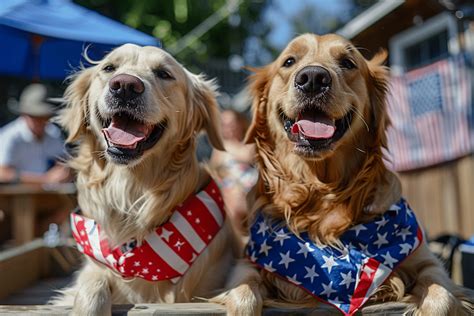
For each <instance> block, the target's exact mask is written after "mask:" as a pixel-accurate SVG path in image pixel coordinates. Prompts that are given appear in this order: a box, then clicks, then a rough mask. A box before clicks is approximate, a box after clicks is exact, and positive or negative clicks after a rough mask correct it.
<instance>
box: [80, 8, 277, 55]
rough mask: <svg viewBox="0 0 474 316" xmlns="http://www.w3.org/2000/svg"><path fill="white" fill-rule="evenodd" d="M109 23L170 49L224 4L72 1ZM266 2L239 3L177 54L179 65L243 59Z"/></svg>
mask: <svg viewBox="0 0 474 316" xmlns="http://www.w3.org/2000/svg"><path fill="white" fill-rule="evenodd" d="M75 2H76V3H78V4H80V5H83V6H85V7H87V8H90V9H93V10H95V11H98V12H100V13H101V14H103V15H106V16H108V17H110V18H112V19H115V20H118V21H120V22H122V23H125V24H127V25H129V26H131V27H133V28H136V29H138V30H140V31H143V32H145V33H148V34H152V35H153V36H155V37H157V38H159V39H160V40H161V41H162V42H163V46H164V47H170V46H171V45H173V44H174V43H176V41H178V40H179V39H181V38H183V36H185V35H186V34H188V33H189V32H190V31H191V30H193V29H194V28H195V27H196V26H198V25H199V24H200V23H201V22H203V21H204V20H205V19H206V18H208V17H209V16H211V15H212V14H214V13H215V12H216V11H218V10H219V9H220V8H221V7H222V6H224V5H225V4H226V0H212V1H206V0H167V1H156V0H139V1H137V0H121V1H114V0H75ZM268 3H269V2H268V1H266V2H265V1H263V0H259V1H255V0H254V1H251V0H241V3H240V5H239V7H238V10H237V12H235V13H233V14H231V15H230V16H228V17H226V18H224V19H222V20H221V21H220V22H219V23H218V24H217V25H216V27H213V28H211V29H210V30H209V32H207V33H205V34H204V35H203V36H202V37H200V38H198V39H197V40H196V41H194V42H192V43H191V44H190V46H189V47H187V48H185V49H184V50H183V51H181V52H180V53H179V54H178V58H179V59H180V60H181V61H184V62H185V63H186V61H188V62H191V61H194V62H195V61H197V62H205V61H208V60H209V58H210V57H212V58H224V59H227V58H228V57H229V56H231V55H233V54H238V55H242V53H243V49H244V45H242V43H245V39H246V38H247V37H248V36H249V34H250V33H251V32H253V28H254V25H255V24H256V23H257V22H258V20H259V17H260V13H261V12H262V9H263V7H264V6H266V5H267V4H268Z"/></svg>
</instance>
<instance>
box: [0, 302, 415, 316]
mask: <svg viewBox="0 0 474 316" xmlns="http://www.w3.org/2000/svg"><path fill="white" fill-rule="evenodd" d="M406 307H407V305H405V304H398V303H392V304H390V305H385V304H384V305H374V306H369V307H366V308H364V309H363V310H362V312H358V313H357V314H356V315H385V316H395V315H401V314H403V311H404V310H405V309H406ZM70 312H71V307H70V306H67V307H65V306H45V305H35V306H25V305H23V306H0V315H12V314H15V315H45V316H49V315H67V314H68V313H70ZM112 314H113V315H140V316H144V315H150V316H151V315H185V316H191V315H226V310H225V308H224V307H223V306H220V305H216V304H210V303H192V304H137V305H117V306H114V307H113V312H112ZM339 314H340V313H338V312H337V311H336V310H335V309H333V308H330V307H326V306H325V305H323V304H321V307H318V308H316V309H266V310H265V311H264V313H263V315H264V316H270V315H271V316H273V315H277V316H279V315H281V316H283V315H285V316H286V315H294V316H299V315H301V316H303V315H305V316H306V315H318V316H326V315H327V316H329V315H339Z"/></svg>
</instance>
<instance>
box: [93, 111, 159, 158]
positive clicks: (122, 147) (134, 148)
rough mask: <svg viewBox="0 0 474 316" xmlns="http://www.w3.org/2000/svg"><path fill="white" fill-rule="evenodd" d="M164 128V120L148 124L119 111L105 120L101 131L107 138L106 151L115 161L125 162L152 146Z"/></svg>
mask: <svg viewBox="0 0 474 316" xmlns="http://www.w3.org/2000/svg"><path fill="white" fill-rule="evenodd" d="M165 128H166V121H165V122H160V123H158V124H149V123H146V122H144V121H141V120H138V119H136V118H134V117H133V116H131V115H129V114H128V113H126V112H119V113H116V114H114V115H113V116H112V118H111V119H110V120H108V121H107V122H105V124H104V128H103V129H102V133H103V134H104V137H105V139H106V140H107V145H108V148H107V153H108V154H109V155H110V156H111V157H112V159H113V160H115V161H116V162H118V163H121V164H126V163H128V162H129V161H131V160H133V159H136V158H138V157H140V156H141V155H142V154H143V152H145V151H146V150H148V149H150V148H151V147H153V146H154V145H155V144H156V143H157V142H158V140H159V139H160V138H161V135H162V134H163V131H164V130H165Z"/></svg>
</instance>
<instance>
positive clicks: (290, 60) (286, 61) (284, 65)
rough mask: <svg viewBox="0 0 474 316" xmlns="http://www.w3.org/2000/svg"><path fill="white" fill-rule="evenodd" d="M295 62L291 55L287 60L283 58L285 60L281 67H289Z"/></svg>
mask: <svg viewBox="0 0 474 316" xmlns="http://www.w3.org/2000/svg"><path fill="white" fill-rule="evenodd" d="M295 62H296V60H295V59H294V58H293V57H290V58H288V59H287V60H285V62H284V63H283V67H286V68H288V67H291V66H293V64H294V63H295Z"/></svg>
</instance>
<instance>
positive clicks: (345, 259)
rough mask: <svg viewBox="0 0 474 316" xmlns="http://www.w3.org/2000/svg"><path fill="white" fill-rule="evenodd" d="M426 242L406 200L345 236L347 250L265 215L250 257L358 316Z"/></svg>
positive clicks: (257, 223) (343, 242)
mask: <svg viewBox="0 0 474 316" xmlns="http://www.w3.org/2000/svg"><path fill="white" fill-rule="evenodd" d="M422 240H423V233H422V231H421V229H420V227H419V225H418V222H417V220H416V217H415V215H414V214H413V212H412V210H411V209H410V207H409V206H408V204H407V203H406V201H405V200H404V199H401V200H400V201H399V202H398V203H396V204H394V205H392V206H391V207H390V208H389V210H387V211H386V212H385V213H384V214H383V215H382V216H380V217H378V218H376V219H375V220H374V221H371V222H369V223H364V224H359V225H356V226H354V227H352V228H351V229H350V230H348V231H347V232H345V233H344V234H343V235H342V236H341V238H340V241H341V246H342V247H341V248H336V247H332V246H328V245H317V244H316V243H314V242H313V241H312V240H311V239H310V238H309V236H308V233H307V232H303V233H302V234H300V236H296V235H295V234H293V233H292V232H291V231H290V230H289V229H288V227H286V225H285V224H284V222H275V221H273V222H272V221H271V220H270V219H269V218H266V217H265V216H264V215H263V214H262V213H259V214H258V216H257V218H256V220H255V222H254V224H253V225H252V227H251V229H250V241H249V243H248V245H247V255H248V256H249V258H250V260H251V261H252V262H253V263H255V264H256V265H258V266H259V267H260V268H262V269H265V270H267V271H269V272H272V273H274V274H276V275H277V276H279V277H282V278H284V279H286V280H288V281H290V282H291V283H293V284H295V285H297V286H299V287H301V288H302V289H303V290H305V291H306V292H308V293H309V294H311V295H312V296H314V297H315V298H316V299H318V300H320V301H323V302H325V303H329V304H331V305H334V306H335V307H337V308H338V309H339V310H340V311H341V312H343V313H344V315H353V314H354V313H355V312H356V311H357V310H358V309H359V308H361V307H362V305H363V304H364V303H365V302H366V301H367V299H368V298H369V297H370V296H371V295H372V294H374V292H375V291H376V289H377V288H378V287H379V286H380V285H382V283H383V282H384V281H385V280H386V279H387V278H388V277H389V275H390V274H391V273H392V271H393V270H394V269H395V268H396V267H397V266H398V264H400V263H401V262H402V261H403V260H404V259H406V258H407V257H408V256H409V255H410V254H411V253H413V252H414V251H415V250H416V249H417V247H418V246H419V245H420V244H421V242H422Z"/></svg>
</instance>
